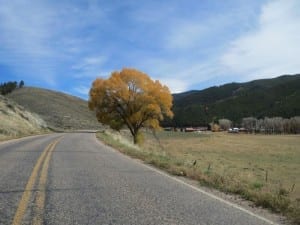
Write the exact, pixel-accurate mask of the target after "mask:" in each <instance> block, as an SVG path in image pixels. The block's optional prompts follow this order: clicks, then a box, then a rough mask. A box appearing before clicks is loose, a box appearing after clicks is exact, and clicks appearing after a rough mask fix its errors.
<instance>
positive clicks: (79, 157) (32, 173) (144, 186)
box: [0, 133, 275, 225]
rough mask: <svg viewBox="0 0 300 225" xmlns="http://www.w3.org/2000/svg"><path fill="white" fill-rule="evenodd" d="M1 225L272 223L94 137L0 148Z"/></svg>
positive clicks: (56, 137)
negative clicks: (143, 162)
mask: <svg viewBox="0 0 300 225" xmlns="http://www.w3.org/2000/svg"><path fill="white" fill-rule="evenodd" d="M0 171H1V173H0V224H1V225H2V224H14V225H18V224H51V225H52V224H53V225H54V224H57V225H61V224H70V225H71V224H72V225H76V224H78V225H83V224H107V225H108V224H120V225H127V224H128V225H135V224H136V225H143V224H147V225H150V224H153V225H157V224H170V225H171V224H172V225H173V224H183V225H188V224H197V225H208V224H214V225H219V224H224V225H225V224H231V225H233V224H239V225H251V224H253V225H257V224H266V225H269V224H275V223H273V222H271V221H269V220H267V219H265V218H263V217H260V216H256V215H254V214H253V213H251V212H249V211H247V210H244V209H242V208H240V207H238V206H235V205H233V204H231V203H228V202H226V201H224V200H222V199H219V198H217V197H214V196H212V195H210V194H207V193H205V192H203V191H201V190H200V189H197V188H195V187H192V186H190V185H188V184H185V183H183V182H182V181H180V180H177V179H176V178H173V177H171V176H168V175H165V174H164V173H161V172H159V171H157V170H155V169H152V168H151V167H148V166H147V165H144V164H142V163H139V162H137V161H135V160H132V159H130V158H128V157H126V156H124V155H122V154H120V153H119V152H117V151H114V150H112V149H111V148H110V147H107V146H105V145H103V144H101V143H100V142H98V141H97V140H96V138H95V135H94V134H92V133H67V134H50V135H44V136H36V137H30V138H26V139H20V140H17V141H13V142H5V143H2V144H0Z"/></svg>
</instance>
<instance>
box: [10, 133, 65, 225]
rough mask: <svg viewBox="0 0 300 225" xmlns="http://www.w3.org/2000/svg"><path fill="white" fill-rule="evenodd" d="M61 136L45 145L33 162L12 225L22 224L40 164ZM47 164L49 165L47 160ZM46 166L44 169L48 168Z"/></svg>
mask: <svg viewBox="0 0 300 225" xmlns="http://www.w3.org/2000/svg"><path fill="white" fill-rule="evenodd" d="M61 138H62V137H60V138H58V139H56V140H55V141H53V142H51V143H50V144H49V145H48V146H47V147H46V149H45V150H44V151H43V153H42V154H41V156H40V157H39V158H38V160H37V162H36V164H35V166H34V168H33V170H32V172H31V175H30V177H29V180H28V182H27V184H26V187H25V190H24V192H23V195H22V198H21V200H20V202H19V205H18V208H17V211H16V213H15V216H14V219H13V222H12V225H21V224H22V219H23V217H24V214H25V212H26V209H27V207H28V203H29V201H30V198H31V195H32V192H33V187H34V185H35V183H36V180H37V176H38V173H39V170H40V168H41V165H42V163H43V162H44V160H45V158H46V157H47V153H48V152H49V151H51V150H52V151H53V150H54V148H55V145H56V144H57V143H58V141H59V140H60V139H61ZM49 158H50V157H49ZM48 161H49V160H48ZM44 164H45V162H44ZM47 164H48V166H49V162H48V163H47ZM48 166H47V167H46V168H45V169H48ZM44 167H45V165H43V168H44ZM44 173H46V172H44ZM44 179H47V176H46V177H45V178H43V180H44ZM45 183H46V180H45Z"/></svg>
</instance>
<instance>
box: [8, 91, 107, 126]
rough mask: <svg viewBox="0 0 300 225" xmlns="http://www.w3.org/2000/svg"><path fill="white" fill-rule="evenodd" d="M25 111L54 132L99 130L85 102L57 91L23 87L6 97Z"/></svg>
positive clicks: (97, 123) (94, 117)
mask: <svg viewBox="0 0 300 225" xmlns="http://www.w3.org/2000/svg"><path fill="white" fill-rule="evenodd" d="M7 97H8V98H10V99H12V100H13V101H15V102H17V103H18V104H19V105H21V106H23V107H24V108H25V109H26V110H28V111H30V112H33V113H36V114H38V115H39V116H40V117H41V118H42V119H43V120H45V121H46V123H47V125H48V127H50V128H51V129H54V130H86V129H99V128H101V124H100V123H99V122H98V121H97V119H96V116H95V115H94V113H93V112H91V111H90V110H89V109H88V104H87V101H85V100H83V99H81V98H78V97H75V96H71V95H68V94H64V93H61V92H57V91H52V90H47V89H42V88H36V87H23V88H19V89H16V90H14V91H13V92H12V93H10V94H8V95H7Z"/></svg>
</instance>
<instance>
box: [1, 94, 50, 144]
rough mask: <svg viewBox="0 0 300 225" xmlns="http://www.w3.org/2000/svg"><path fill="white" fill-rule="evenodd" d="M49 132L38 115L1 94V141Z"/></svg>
mask: <svg viewBox="0 0 300 225" xmlns="http://www.w3.org/2000/svg"><path fill="white" fill-rule="evenodd" d="M45 132H49V130H48V128H47V124H46V123H45V121H43V120H42V119H41V118H40V117H39V116H38V115H35V114H33V113H30V112H28V111H26V110H25V109H24V108H23V107H21V106H20V105H18V104H16V103H15V102H13V101H10V100H9V99H7V98H5V97H3V96H1V95H0V141H2V140H7V139H12V138H18V137H22V136H27V135H33V134H40V133H45Z"/></svg>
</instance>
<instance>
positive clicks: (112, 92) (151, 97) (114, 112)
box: [89, 68, 173, 144]
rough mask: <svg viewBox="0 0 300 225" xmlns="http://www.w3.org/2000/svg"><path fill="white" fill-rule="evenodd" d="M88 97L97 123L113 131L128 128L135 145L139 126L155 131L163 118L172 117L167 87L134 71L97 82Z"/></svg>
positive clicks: (97, 80) (114, 74) (122, 72)
mask: <svg viewBox="0 0 300 225" xmlns="http://www.w3.org/2000/svg"><path fill="white" fill-rule="evenodd" d="M89 95H90V98H89V108H90V109H91V110H94V111H95V112H96V117H97V119H98V121H99V122H101V123H103V124H106V125H109V126H110V127H111V128H112V129H115V130H120V129H121V128H122V127H123V126H124V125H125V126H127V127H128V129H129V130H130V132H131V135H132V136H133V140H134V143H135V144H136V143H137V142H138V135H139V132H140V129H141V128H142V127H147V128H151V129H158V128H159V127H160V126H159V121H162V120H163V119H164V117H165V116H167V117H170V118H172V117H173V113H172V111H171V107H172V95H171V93H170V91H169V89H168V87H167V86H164V85H162V84H161V83H160V82H159V81H157V80H156V81H153V80H152V79H151V78H150V77H149V76H148V75H147V74H145V73H143V72H140V71H138V70H135V69H128V68H124V69H123V70H122V71H120V72H118V71H116V72H113V73H112V74H111V76H110V77H109V78H108V79H101V78H98V79H96V80H95V81H94V82H93V84H92V87H91V89H90V93H89Z"/></svg>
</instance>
